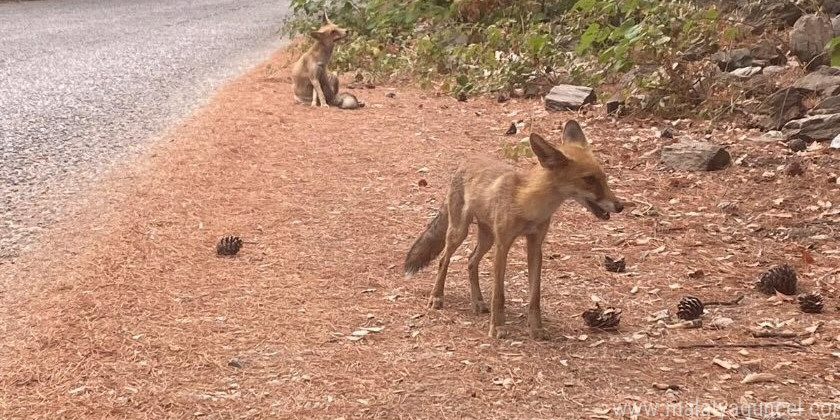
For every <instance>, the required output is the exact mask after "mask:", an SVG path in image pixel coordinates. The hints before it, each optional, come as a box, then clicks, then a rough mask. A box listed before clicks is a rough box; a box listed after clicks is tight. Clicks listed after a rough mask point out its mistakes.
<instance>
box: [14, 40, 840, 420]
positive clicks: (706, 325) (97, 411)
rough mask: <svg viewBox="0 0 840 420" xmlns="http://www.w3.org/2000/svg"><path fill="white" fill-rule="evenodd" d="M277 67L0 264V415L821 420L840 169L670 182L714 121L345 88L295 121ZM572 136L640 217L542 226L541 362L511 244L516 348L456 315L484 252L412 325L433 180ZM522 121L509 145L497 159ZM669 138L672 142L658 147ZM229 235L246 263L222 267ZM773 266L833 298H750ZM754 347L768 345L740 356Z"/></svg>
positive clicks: (755, 145) (234, 90) (764, 146)
mask: <svg viewBox="0 0 840 420" xmlns="http://www.w3.org/2000/svg"><path fill="white" fill-rule="evenodd" d="M287 63H288V57H287V56H285V55H284V53H282V52H281V53H278V54H277V55H276V56H275V57H273V58H272V59H271V60H270V64H271V71H269V70H268V63H267V64H264V65H262V66H260V67H258V68H256V69H254V70H253V71H251V72H250V73H248V74H247V75H245V76H243V77H241V78H240V79H238V80H235V81H233V82H231V83H230V84H228V85H227V86H226V87H225V88H223V89H222V90H221V91H220V92H219V93H218V94H217V95H216V96H215V98H213V100H212V102H210V103H209V105H207V106H206V107H204V108H203V109H202V110H200V111H199V112H198V113H196V114H195V115H194V116H192V117H191V118H189V119H188V120H186V121H184V123H183V124H182V125H181V126H179V127H177V128H175V129H173V130H172V131H171V132H169V133H167V135H166V136H165V137H164V138H163V139H161V140H160V141H159V142H157V143H156V144H155V146H154V147H152V148H150V150H149V151H148V152H147V153H146V154H144V155H143V156H141V157H139V158H138V159H137V160H135V161H133V162H128V163H125V164H123V165H120V166H118V167H117V168H114V170H113V171H112V172H111V173H110V175H109V176H108V177H107V179H106V180H105V181H104V182H103V183H102V185H101V186H100V187H98V188H97V189H96V191H92V192H91V193H90V194H89V196H86V197H80V200H79V203H77V205H76V212H75V215H74V216H73V217H72V218H68V220H67V221H65V222H63V223H61V224H59V225H57V226H55V227H53V229H51V230H50V231H49V232H47V233H46V235H45V238H44V241H43V243H42V245H41V247H40V248H39V249H37V250H34V251H32V252H30V253H28V254H26V255H23V256H21V257H20V258H19V259H17V260H16V261H14V262H13V263H11V262H6V263H4V264H2V265H0V271H2V273H0V281H2V282H1V283H0V286H2V289H0V290H2V292H0V300H1V301H0V355H2V356H0V357H2V359H0V360H1V361H2V363H0V418H2V419H32V418H43V419H57V418H62V419H91V418H150V419H151V418H206V419H234V418H235V419H240V418H298V419H315V418H318V419H320V418H324V419H338V418H345V419H355V418H359V419H361V418H365V419H399V418H402V419H427V418H442V419H449V418H451V419H470V418H472V419H479V418H481V419H487V418H492V419H510V418H546V419H547V418H563V419H575V418H652V417H656V416H661V415H662V414H661V413H660V414H658V415H652V414H650V413H648V414H645V413H644V412H642V413H639V414H637V415H635V417H634V415H633V414H632V413H630V412H629V411H628V412H621V407H620V406H616V405H617V404H627V405H626V406H625V407H632V405H633V404H636V405H638V406H639V410H643V409H644V407H643V406H642V405H643V404H645V403H658V404H660V405H658V406H656V407H659V408H660V409H661V410H665V405H666V404H669V403H671V404H681V405H679V406H678V407H680V408H679V410H681V411H679V413H680V415H677V416H673V417H675V418H679V417H690V416H689V415H686V413H696V412H706V413H709V414H710V415H716V416H717V418H721V417H722V416H723V417H725V416H728V415H733V414H737V413H736V412H735V411H733V410H732V406H731V404H744V405H747V404H758V403H762V402H781V403H784V402H789V403H791V404H798V403H799V402H800V400H799V399H800V398H801V404H802V406H801V407H800V408H802V409H803V410H805V414H804V416H802V417H800V418H816V416H809V415H808V414H807V410H808V408H809V405H808V404H811V403H814V402H823V403H829V404H830V403H837V402H838V399H837V398H838V397H840V391H838V390H839V389H840V375H839V374H838V371H837V366H838V363H837V362H838V360H839V359H838V355H840V353H838V352H840V347H838V344H839V343H840V341H838V340H840V323H838V320H837V313H838V307H837V306H838V302H840V299H838V295H837V286H838V284H837V282H838V280H840V245H838V243H840V242H838V238H839V237H840V235H838V226H840V225H838V224H837V222H838V206H840V194H838V191H840V189H838V185H837V183H836V181H831V180H830V179H829V178H830V177H831V176H835V177H836V175H837V172H838V171H840V170H838V167H840V166H838V163H840V156H838V154H837V153H836V152H835V153H833V154H832V153H829V151H828V150H827V149H824V148H822V149H818V148H812V149H811V150H809V151H806V152H802V153H800V154H799V156H798V157H797V156H795V155H794V154H793V152H790V151H788V150H787V149H786V148H785V146H784V144H782V143H780V142H775V141H770V142H761V141H757V140H755V139H754V138H756V137H758V134H757V133H753V132H749V131H743V130H736V129H727V128H724V127H718V129H716V130H714V131H711V133H710V138H711V141H713V142H716V143H721V144H727V145H728V147H729V150H730V151H731V153H732V156H733V160H735V163H734V164H733V166H731V167H730V168H727V169H725V170H723V171H719V172H712V173H673V172H670V171H668V170H666V169H664V168H663V167H662V166H661V165H660V163H659V161H658V149H659V147H661V146H662V145H663V144H666V143H670V142H672V141H678V140H679V139H681V138H682V139H686V138H696V139H702V138H703V137H704V136H705V134H706V127H707V126H706V125H705V123H702V122H690V121H682V122H679V123H675V124H673V126H672V124H671V123H669V122H662V121H657V120H645V119H639V118H628V119H620V120H613V119H611V118H608V117H605V116H603V110H602V109H597V108H596V109H592V110H590V111H588V113H586V114H575V113H571V112H567V113H546V112H545V111H543V110H542V106H541V105H540V103H539V102H538V101H535V100H534V101H532V100H511V101H508V102H506V103H501V104H500V103H496V102H494V101H492V100H489V99H475V100H470V101H468V102H458V101H456V100H455V99H452V98H450V97H447V96H436V95H435V94H434V93H432V92H428V91H419V90H415V89H412V88H407V87H387V86H378V87H376V88H375V89H357V90H354V91H353V92H354V93H356V94H357V95H358V96H359V97H360V98H362V99H363V100H364V101H365V102H366V103H367V106H366V107H365V108H364V109H362V110H358V111H341V110H337V109H312V108H309V107H305V106H297V105H295V104H293V102H292V99H291V86H290V82H289V80H288V77H287V74H288V68H287V67H285V66H287ZM388 93H393V95H388V96H386V94H388ZM389 96H393V97H389ZM569 118H577V119H579V120H580V121H582V122H583V123H584V130H585V132H586V133H587V134H588V135H589V138H590V140H591V141H592V143H593V144H594V147H595V148H596V150H597V153H598V155H599V156H601V159H602V162H603V164H604V166H605V168H606V170H607V172H608V173H609V174H610V175H611V183H612V185H613V187H614V190H615V191H616V192H617V193H618V195H620V196H621V197H623V198H625V199H626V200H628V202H630V203H632V204H634V206H633V207H632V208H628V209H627V210H626V211H625V212H624V213H622V214H620V215H616V216H615V217H613V218H612V220H610V221H609V222H601V221H598V220H596V219H595V218H594V217H593V216H592V215H590V214H588V213H586V212H585V210H583V209H582V208H581V207H580V206H579V205H576V204H567V205H564V206H563V207H562V208H561V210H560V212H559V213H558V215H557V217H555V221H554V222H553V226H552V230H551V234H550V236H549V238H548V241H547V243H546V245H545V250H544V253H545V255H546V256H547V260H546V262H545V264H544V272H543V279H544V280H543V313H544V319H545V323H546V327H547V329H548V332H549V334H550V335H551V339H550V340H549V341H547V342H535V341H532V340H531V339H529V338H528V336H527V327H526V321H525V318H524V314H525V309H526V308H525V301H524V299H525V297H526V289H527V276H526V274H525V269H526V264H525V261H524V258H523V248H524V247H523V244H522V242H521V241H520V242H518V243H517V245H516V246H515V248H514V251H513V253H512V256H511V261H510V266H509V269H508V273H509V278H508V280H507V290H508V299H509V301H508V311H509V312H508V322H509V324H511V330H512V332H513V337H511V338H510V339H506V340H495V339H490V338H488V337H487V329H488V328H487V327H488V326H487V323H488V316H487V315H475V314H473V313H472V312H471V310H470V307H469V297H468V295H469V294H468V289H467V279H466V255H468V253H469V249H470V247H471V246H473V245H474V244H475V238H474V236H470V237H469V238H468V240H467V243H466V244H465V245H464V247H463V248H462V249H461V250H459V252H458V253H457V254H456V256H455V258H454V261H453V263H452V266H451V269H450V277H449V281H448V283H447V289H446V304H445V307H444V309H443V310H439V311H436V310H428V309H427V308H426V302H427V295H428V292H429V291H430V290H431V286H432V277H433V275H434V270H433V269H432V270H426V271H423V272H421V273H420V274H418V275H417V276H415V277H414V278H412V279H409V280H406V279H404V278H403V275H402V272H401V268H402V267H401V263H402V259H403V257H404V255H405V254H404V253H405V251H406V250H407V249H408V247H409V246H410V245H411V242H412V241H413V240H414V238H415V237H416V235H418V234H419V233H420V232H421V231H422V229H423V227H424V226H425V223H426V222H427V221H428V218H429V217H430V216H432V215H433V213H434V211H435V210H436V209H437V207H438V206H439V203H440V201H439V200H440V199H441V198H442V197H443V193H444V192H445V190H446V187H447V182H448V178H449V174H450V172H451V171H452V170H453V169H454V168H455V167H456V166H457V164H458V163H459V162H460V161H461V160H462V159H463V158H464V157H465V156H468V155H470V154H484V155H492V156H498V157H499V158H500V159H502V158H503V157H502V156H503V154H504V153H503V152H504V151H508V152H510V151H511V150H513V149H514V146H515V144H516V143H517V142H519V141H520V140H521V139H523V138H525V137H527V133H528V129H533V130H535V131H539V132H541V133H544V134H546V135H547V136H548V137H549V138H550V139H553V140H557V139H558V138H559V131H558V130H559V129H560V127H562V124H563V122H565V121H566V120H567V119H569ZM518 120H523V121H524V124H525V125H526V127H524V129H525V131H524V132H522V133H519V134H516V135H513V136H505V135H504V133H505V131H506V130H508V128H509V126H510V123H511V122H515V121H518ZM666 126H672V127H671V128H672V130H673V131H674V132H675V134H676V136H675V137H676V139H673V140H672V139H662V138H660V135H659V133H660V131H661V130H662V129H663V128H664V127H666ZM823 146H825V145H823ZM793 159H801V160H804V161H805V163H806V166H805V168H806V169H805V171H804V173H803V174H802V175H800V176H789V175H787V174H786V173H785V170H784V168H785V166H786V165H787V164H789V163H790V162H791V161H792V160H793ZM532 164H534V161H533V159H531V158H527V157H526V158H522V159H520V160H519V161H518V162H516V163H515V165H517V166H520V167H522V168H526V167H528V166H529V165H532ZM832 172H833V173H832ZM832 182H833V183H832ZM421 185H423V186H421ZM229 234H233V235H238V236H240V237H241V238H242V239H243V241H244V244H243V248H242V250H241V251H240V252H239V253H238V254H237V255H236V256H233V257H218V256H216V255H215V246H216V243H217V241H218V240H219V239H220V238H221V237H222V236H224V235H229ZM605 255H609V256H612V257H618V256H625V258H626V265H627V268H626V271H625V272H624V273H612V272H608V271H607V270H605V269H604V267H603V258H604V256H605ZM489 261H490V260H489V259H487V260H485V262H484V264H483V265H482V285H483V287H484V293H485V298H486V299H489V287H490V282H489V274H488V272H489ZM785 262H787V263H790V264H791V265H792V266H793V267H795V269H796V270H797V273H798V275H799V285H800V287H801V288H802V289H803V290H806V291H820V292H822V295H823V297H824V299H825V312H824V313H823V314H805V313H802V312H801V311H800V310H799V308H798V306H797V304H796V303H795V302H794V301H791V300H788V299H785V298H784V297H768V296H766V295H762V294H760V293H758V292H757V291H755V290H753V282H754V281H755V280H756V278H757V276H758V275H759V274H760V273H761V272H762V271H764V270H766V269H769V268H770V267H772V266H774V265H776V264H781V263H785ZM740 294H743V295H745V298H744V299H743V300H742V301H741V302H740V303H738V304H737V305H735V306H709V307H707V308H706V312H707V313H706V314H705V315H704V316H703V318H702V320H703V323H702V325H701V326H700V327H699V328H672V327H673V326H674V324H676V323H677V322H678V321H677V320H675V319H674V318H673V317H672V318H668V319H659V318H662V316H661V315H662V314H659V315H660V316H657V313H658V312H660V311H662V310H663V309H668V310H669V311H670V315H673V314H675V313H676V309H677V303H678V302H679V300H680V298H682V297H683V296H686V295H692V296H696V297H698V298H700V299H701V300H704V301H725V300H730V299H732V298H733V297H736V296H738V295H740ZM595 301H597V302H600V303H601V304H602V305H607V306H615V307H617V308H620V309H622V311H623V313H622V318H621V323H620V326H619V329H618V330H617V331H615V332H605V331H598V330H590V329H588V328H587V327H586V326H585V325H584V324H583V320H582V319H581V313H582V312H583V311H585V310H586V309H589V308H591V307H593V306H594V305H595ZM727 319H728V320H727ZM759 328H763V330H764V331H765V332H771V333H774V334H775V333H779V335H781V336H783V337H782V338H778V337H777V338H772V337H771V338H755V337H753V334H751V333H750V332H749V330H751V329H759ZM768 343H775V344H773V345H774V346H773V347H756V345H766V344H768ZM780 343H781V344H785V345H786V346H784V347H782V346H778V344H780ZM697 345H701V346H706V347H697ZM727 345H729V347H727ZM685 346H689V348H681V347H685ZM691 346H694V347H691ZM756 374H765V375H758V376H756ZM767 374H770V375H767ZM745 378H751V379H747V380H745ZM704 404H705V405H704ZM712 404H715V405H712ZM674 407H677V406H674ZM672 409H674V410H676V409H677V408H673V407H672ZM691 410H695V411H691ZM714 410H717V411H714ZM838 412H840V410H835V414H836V413H838ZM753 417H754V418H762V417H760V416H757V415H754V416H753ZM727 418H730V417H727ZM737 418H743V416H741V417H737Z"/></svg>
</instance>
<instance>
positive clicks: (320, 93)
mask: <svg viewBox="0 0 840 420" xmlns="http://www.w3.org/2000/svg"><path fill="white" fill-rule="evenodd" d="M318 79H319V78H318V76H317V75H315V76H314V77H312V79H310V82H311V83H312V87H313V89H314V90H315V92H314V94H313V95H312V106H318V103H317V102H316V101H320V102H321V106H322V107H324V108H329V107H330V104H328V103H327V98H326V96H324V89H323V88H322V87H321V82H320V80H318Z"/></svg>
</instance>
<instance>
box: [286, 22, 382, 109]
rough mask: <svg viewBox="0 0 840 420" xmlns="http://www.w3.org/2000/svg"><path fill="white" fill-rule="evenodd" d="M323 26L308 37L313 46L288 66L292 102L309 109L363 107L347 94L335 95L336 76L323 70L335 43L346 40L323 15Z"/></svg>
mask: <svg viewBox="0 0 840 420" xmlns="http://www.w3.org/2000/svg"><path fill="white" fill-rule="evenodd" d="M323 17H324V24H323V25H322V26H321V28H320V29H318V30H317V31H313V32H311V33H310V34H309V35H310V36H312V38H314V39H315V44H314V45H312V47H310V48H309V50H308V51H307V52H306V53H304V54H303V55H302V56H301V57H300V59H298V61H297V62H295V64H294V66H292V82H294V92H295V102H297V103H303V104H306V103H311V104H312V106H318V105H319V104H320V105H321V106H322V107H329V106H337V107H339V108H341V109H356V108H361V107H363V106H365V104H364V103H362V102H361V101H359V100H358V99H356V97H355V96H353V95H352V94H349V93H338V75H337V74H335V73H334V72H331V71H327V65H328V64H329V63H330V58H331V57H332V52H333V48H335V44H336V43H337V42H338V41H340V40H342V39H344V38H346V37H347V29H344V28H341V27H339V26H338V25H336V24H334V23H332V21H331V20H330V18H329V17H328V16H327V13H326V12H324V16H323Z"/></svg>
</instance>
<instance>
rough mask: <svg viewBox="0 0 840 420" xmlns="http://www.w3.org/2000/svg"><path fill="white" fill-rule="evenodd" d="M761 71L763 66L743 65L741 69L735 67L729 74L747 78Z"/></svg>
mask: <svg viewBox="0 0 840 420" xmlns="http://www.w3.org/2000/svg"><path fill="white" fill-rule="evenodd" d="M759 73H761V67H741V68H740V69H735V70H732V71H730V72H729V74H731V75H733V76H737V77H742V78H745V79H746V78H749V77H752V76H754V75H756V74H759Z"/></svg>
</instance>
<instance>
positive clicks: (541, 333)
mask: <svg viewBox="0 0 840 420" xmlns="http://www.w3.org/2000/svg"><path fill="white" fill-rule="evenodd" d="M530 333H531V338H532V339H534V340H537V341H546V340H548V332H546V330H545V328H531V331H530Z"/></svg>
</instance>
